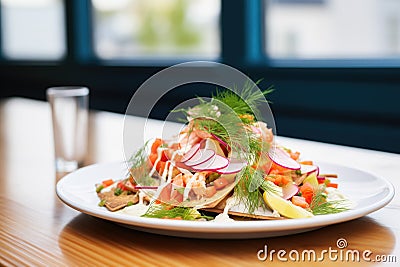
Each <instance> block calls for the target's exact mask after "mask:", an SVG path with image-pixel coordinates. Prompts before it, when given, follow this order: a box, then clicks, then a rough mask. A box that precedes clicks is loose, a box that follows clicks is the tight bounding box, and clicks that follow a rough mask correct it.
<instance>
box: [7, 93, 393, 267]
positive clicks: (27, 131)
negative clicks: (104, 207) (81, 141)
mask: <svg viewBox="0 0 400 267" xmlns="http://www.w3.org/2000/svg"><path fill="white" fill-rule="evenodd" d="M122 125H123V116H121V115H117V114H111V113H105V112H97V113H94V114H92V115H91V121H90V140H91V142H90V148H89V157H88V160H87V164H89V163H92V162H107V161H116V160H122V159H123V155H122V140H121V139H122V138H121V135H122ZM0 127H1V128H0V159H1V160H0V265H17V266H25V265H26V266H121V265H129V266H253V265H260V266H273V265H279V266H286V265H287V264H288V263H287V262H282V261H279V260H278V259H277V258H274V260H273V261H272V262H271V261H268V260H267V261H260V260H259V259H258V258H257V252H258V251H259V250H260V249H263V248H264V247H265V245H267V246H268V248H269V249H270V250H271V249H275V250H279V249H282V248H284V249H286V250H287V251H289V250H292V249H297V250H305V249H313V250H315V251H317V252H321V251H322V250H324V249H328V248H329V247H333V248H335V247H336V241H337V239H338V238H345V239H346V240H347V242H348V248H349V249H357V250H360V251H362V250H366V249H368V250H371V251H373V253H374V254H373V256H374V255H378V254H379V255H392V256H394V257H396V259H397V261H400V248H399V246H400V245H399V243H400V228H399V225H400V224H399V218H400V216H399V214H400V199H399V197H398V196H395V198H394V199H393V201H392V202H391V203H390V204H389V205H388V206H386V207H385V208H383V209H381V210H379V211H376V212H374V213H372V214H370V215H369V216H366V217H363V218H361V219H357V220H354V221H350V222H346V223H341V224H337V225H332V226H329V227H325V228H322V229H320V230H316V231H312V232H308V233H303V234H297V235H292V236H284V237H275V238H262V239H252V240H200V239H186V238H177V237H168V236H159V235H155V234H149V233H144V232H139V231H135V230H130V229H127V228H124V227H121V226H119V225H116V224H114V223H112V222H108V221H105V220H101V219H97V218H93V217H91V216H88V215H85V214H81V213H80V212H77V211H75V210H73V209H71V208H69V207H67V206H66V205H64V204H63V203H62V202H60V201H59V200H58V199H57V197H56V194H55V190H54V188H55V182H56V175H55V170H54V166H53V141H52V132H51V122H50V110H49V107H48V105H47V104H46V103H43V102H37V101H32V100H26V99H20V98H14V99H8V100H3V101H2V102H1V106H0ZM282 141H283V142H284V143H285V145H287V146H288V147H291V146H292V147H295V148H298V147H301V150H302V152H303V153H305V154H307V155H313V157H314V158H323V159H324V160H325V161H328V162H334V163H338V164H343V165H351V166H355V167H357V168H361V169H364V170H366V171H368V172H371V173H374V174H379V175H381V176H383V177H386V178H387V179H389V180H390V181H391V182H392V183H393V184H394V185H395V188H396V189H399V188H400V187H399V186H400V175H399V171H398V169H399V167H400V156H399V155H396V154H389V153H383V152H377V151H371V150H363V149H356V148H350V147H343V146H337V145H328V144H322V143H317V142H310V141H304V140H296V139H289V138H282ZM376 141H377V142H379V140H376ZM373 256H371V257H373ZM394 257H392V258H391V260H393V259H394ZM291 263H292V262H291ZM296 264H299V265H304V266H311V265H321V264H324V265H331V266H337V265H339V264H340V265H353V264H357V263H354V262H340V261H339V262H334V261H331V260H329V259H327V258H325V261H324V262H323V263H321V262H316V263H314V262H302V263H299V262H297V263H296ZM367 264H370V265H373V264H377V263H376V262H369V263H366V262H361V263H358V265H360V266H364V265H367ZM386 264H387V265H393V266H395V264H394V263H391V264H390V263H385V264H384V266H386Z"/></svg>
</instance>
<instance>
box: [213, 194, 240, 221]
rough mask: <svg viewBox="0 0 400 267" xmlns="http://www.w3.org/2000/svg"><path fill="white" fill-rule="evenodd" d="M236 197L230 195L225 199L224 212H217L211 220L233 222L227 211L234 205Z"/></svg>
mask: <svg viewBox="0 0 400 267" xmlns="http://www.w3.org/2000/svg"><path fill="white" fill-rule="evenodd" d="M235 203H236V199H235V198H234V197H230V198H228V199H227V200H226V204H225V208H224V212H222V213H221V214H218V215H217V216H216V217H215V219H214V220H213V222H234V221H235V220H233V219H231V218H229V215H228V212H229V210H230V209H231V208H232V207H233V206H234V205H235Z"/></svg>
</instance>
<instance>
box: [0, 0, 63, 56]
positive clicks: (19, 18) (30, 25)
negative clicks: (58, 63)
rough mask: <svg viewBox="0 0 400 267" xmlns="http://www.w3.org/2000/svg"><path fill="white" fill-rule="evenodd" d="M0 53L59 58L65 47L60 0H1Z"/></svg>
mask: <svg viewBox="0 0 400 267" xmlns="http://www.w3.org/2000/svg"><path fill="white" fill-rule="evenodd" d="M1 26H2V27H1V34H2V36H1V40H2V49H3V51H2V52H3V56H4V57H5V58H9V59H16V60H27V59H28V60H29V59H35V60H48V59H60V58H61V57H62V56H63V55H64V54H65V51H66V45H65V23H64V6H63V1H61V0H1Z"/></svg>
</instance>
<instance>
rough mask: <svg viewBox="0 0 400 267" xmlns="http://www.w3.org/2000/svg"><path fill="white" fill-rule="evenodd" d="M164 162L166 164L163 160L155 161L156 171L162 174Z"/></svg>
mask: <svg viewBox="0 0 400 267" xmlns="http://www.w3.org/2000/svg"><path fill="white" fill-rule="evenodd" d="M166 164H167V163H166V162H165V161H159V162H158V163H157V166H156V171H157V172H158V174H159V175H162V174H163V172H164V169H165V165H166Z"/></svg>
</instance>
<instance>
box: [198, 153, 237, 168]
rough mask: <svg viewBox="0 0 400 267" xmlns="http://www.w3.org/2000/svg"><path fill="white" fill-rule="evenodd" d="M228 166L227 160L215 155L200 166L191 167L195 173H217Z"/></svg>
mask: <svg viewBox="0 0 400 267" xmlns="http://www.w3.org/2000/svg"><path fill="white" fill-rule="evenodd" d="M228 164H229V160H228V159H227V158H224V157H221V156H219V155H215V156H214V157H212V158H210V159H209V160H207V161H205V162H203V163H201V164H198V165H196V166H192V169H193V170H195V171H218V170H220V169H223V168H225V167H226V166H228Z"/></svg>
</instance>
